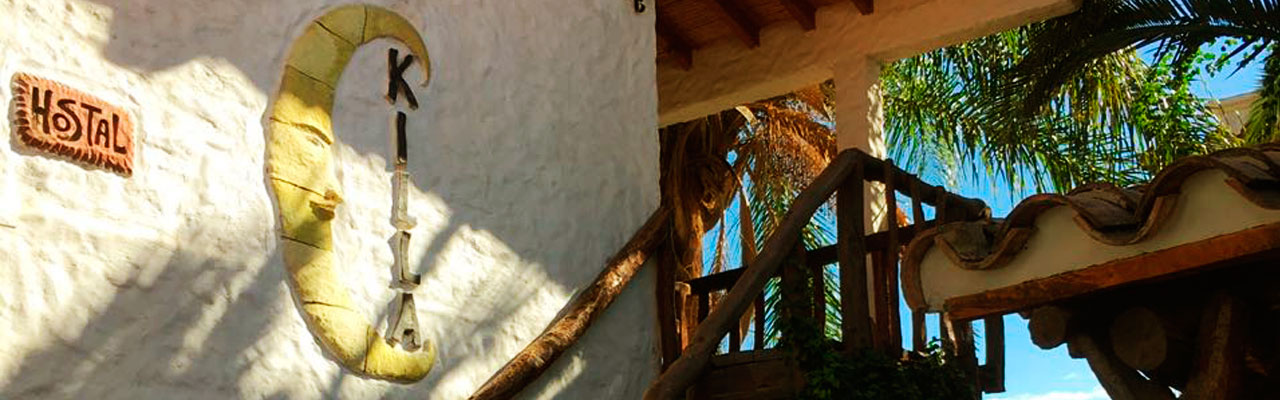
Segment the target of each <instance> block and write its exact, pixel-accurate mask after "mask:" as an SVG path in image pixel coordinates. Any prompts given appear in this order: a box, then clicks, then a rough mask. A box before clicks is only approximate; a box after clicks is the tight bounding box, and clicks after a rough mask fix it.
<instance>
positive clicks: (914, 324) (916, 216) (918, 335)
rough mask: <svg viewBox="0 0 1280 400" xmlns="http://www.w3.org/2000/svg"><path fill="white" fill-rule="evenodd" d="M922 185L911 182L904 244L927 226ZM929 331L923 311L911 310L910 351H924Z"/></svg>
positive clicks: (918, 182)
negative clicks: (909, 221)
mask: <svg viewBox="0 0 1280 400" xmlns="http://www.w3.org/2000/svg"><path fill="white" fill-rule="evenodd" d="M922 185H923V183H922V182H920V180H919V179H916V180H912V181H911V228H910V230H909V231H908V232H909V233H910V236H911V237H910V238H903V239H902V241H903V242H904V243H910V242H911V240H912V239H913V238H914V237H915V236H916V235H919V234H920V232H921V231H924V230H925V229H926V228H927V227H928V225H926V224H927V222H925V220H924V205H923V203H922V202H921V201H920V193H921V190H920V186H922ZM928 342H929V330H928V326H926V325H925V311H924V310H923V309H916V310H911V349H912V350H915V351H924V350H925V348H926V347H927V346H928V345H929V344H928Z"/></svg>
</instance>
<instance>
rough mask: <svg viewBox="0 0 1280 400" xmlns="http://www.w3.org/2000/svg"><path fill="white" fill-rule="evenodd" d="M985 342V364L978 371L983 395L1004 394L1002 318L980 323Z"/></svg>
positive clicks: (995, 317) (997, 317)
mask: <svg viewBox="0 0 1280 400" xmlns="http://www.w3.org/2000/svg"><path fill="white" fill-rule="evenodd" d="M982 324H983V325H982V327H983V328H984V329H983V333H984V336H983V340H985V341H986V349H987V362H986V363H985V364H983V365H982V369H981V370H979V372H980V375H981V377H982V391H983V392H984V393H1004V316H1000V315H997V316H993V317H987V318H986V319H984V320H983V321H982Z"/></svg>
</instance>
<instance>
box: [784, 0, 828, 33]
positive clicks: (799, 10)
mask: <svg viewBox="0 0 1280 400" xmlns="http://www.w3.org/2000/svg"><path fill="white" fill-rule="evenodd" d="M778 2H779V3H782V8H785V9H787V14H791V18H792V19H794V20H796V22H799V23H800V27H801V28H804V30H806V31H811V30H813V28H816V27H818V25H817V20H816V19H815V18H814V16H815V14H816V13H817V8H815V7H814V6H813V4H809V0H778Z"/></svg>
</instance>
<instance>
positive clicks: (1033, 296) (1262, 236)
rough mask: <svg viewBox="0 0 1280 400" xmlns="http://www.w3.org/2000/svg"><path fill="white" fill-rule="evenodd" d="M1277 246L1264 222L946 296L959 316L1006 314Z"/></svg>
mask: <svg viewBox="0 0 1280 400" xmlns="http://www.w3.org/2000/svg"><path fill="white" fill-rule="evenodd" d="M1277 249H1280V223H1276V224H1268V225H1262V226H1258V227H1254V228H1250V229H1246V230H1243V231H1239V232H1234V233H1229V234H1225V235H1221V236H1216V237H1213V238H1209V239H1205V240H1201V241H1198V242H1192V243H1187V244H1183V245H1179V246H1174V247H1171V248H1167V249H1164V250H1157V251H1153V252H1150V253H1144V254H1140V255H1137V256H1133V257H1129V258H1125V259H1120V260H1113V261H1109V262H1106V263H1103V264H1099V265H1095V266H1091V267H1087V268H1083V269H1078V270H1075V271H1070V272H1064V273H1061V274H1057V275H1054V276H1050V277H1046V278H1040V279H1035V280H1031V281H1027V282H1023V283H1020V284H1017V285H1013V286H1008V287H1003V288H999V289H995V290H989V291H986V292H982V293H976V294H972V295H967V296H959V297H954V298H951V299H947V301H946V305H945V307H946V309H947V312H948V313H951V314H952V315H954V316H955V318H957V319H962V320H970V319H975V318H982V317H986V316H990V315H996V314H1007V313H1013V312H1017V311H1018V310H1023V309H1029V308H1032V307H1035V306H1039V305H1042V304H1048V303H1051V302H1055V301H1059V300H1064V299H1068V298H1072V297H1075V296H1079V295H1082V294H1087V293H1093V292H1097V291H1100V290H1104V289H1109V288H1114V287H1118V286H1122V285H1133V284H1138V283H1142V282H1147V281H1151V280H1154V279H1159V278H1164V277H1168V276H1171V275H1175V274H1182V273H1188V272H1192V271H1204V270H1208V269H1211V268H1213V267H1216V266H1219V265H1221V264H1222V263H1224V262H1226V261H1230V260H1234V259H1238V258H1243V257H1254V256H1261V255H1265V254H1274V253H1276V252H1277Z"/></svg>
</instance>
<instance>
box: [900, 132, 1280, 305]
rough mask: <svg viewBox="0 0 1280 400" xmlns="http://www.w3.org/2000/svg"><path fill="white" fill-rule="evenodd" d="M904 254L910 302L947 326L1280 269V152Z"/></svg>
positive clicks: (1100, 195) (921, 239)
mask: <svg viewBox="0 0 1280 400" xmlns="http://www.w3.org/2000/svg"><path fill="white" fill-rule="evenodd" d="M904 253H905V254H904V259H903V263H902V286H903V294H904V297H906V299H907V303H908V304H909V305H910V306H911V307H912V308H913V309H925V310H928V311H932V312H946V313H947V315H948V316H949V318H952V319H954V320H973V319H978V318H984V317H990V316H996V315H1003V314H1008V313H1012V312H1018V311H1025V310H1030V309H1032V308H1035V307H1039V306H1042V305H1046V304H1050V303H1056V302H1060V301H1064V300H1071V299H1075V298H1081V297H1083V296H1086V295H1093V294H1095V293H1102V292H1108V291H1111V290H1113V289H1117V288H1121V287H1132V286H1135V285H1141V284H1145V283H1149V282H1155V281H1164V280H1167V279H1170V278H1174V277H1183V276H1187V275H1191V274H1200V273H1202V272H1207V271H1210V270H1215V269H1218V268H1221V267H1225V266H1231V265H1236V264H1241V263H1245V262H1257V261H1258V260H1260V259H1265V260H1280V145H1276V144H1272V145H1265V146H1261V147H1254V148H1238V149H1231V150H1224V151H1220V152H1217V153H1214V154H1211V155H1208V156H1196V157H1189V158H1186V159H1183V160H1181V161H1179V162H1176V163H1174V164H1173V165H1170V166H1169V167H1166V168H1165V169H1164V170H1162V171H1161V172H1160V173H1159V174H1158V175H1157V176H1156V178H1155V179H1153V180H1152V181H1151V182H1150V183H1148V184H1146V185H1142V186H1139V187H1132V188H1119V187H1116V186H1112V185H1087V186H1084V187H1081V188H1078V189H1076V190H1073V191H1071V192H1070V193H1068V194H1066V195H1057V194H1043V195H1035V196H1032V197H1029V198H1027V199H1025V200H1023V201H1022V202H1021V203H1019V204H1018V206H1017V207H1015V208H1014V209H1013V210H1012V211H1011V212H1010V213H1009V216H1008V217H1007V218H1005V219H1003V220H989V221H979V222H965V223H952V224H946V225H942V226H939V227H937V228H934V229H929V230H926V231H924V232H922V233H920V234H919V235H917V236H916V237H915V239H914V240H913V241H912V242H911V244H910V245H908V246H907V248H906V250H905V252H904ZM1197 276H1198V275H1197Z"/></svg>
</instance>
